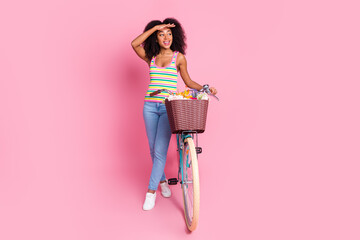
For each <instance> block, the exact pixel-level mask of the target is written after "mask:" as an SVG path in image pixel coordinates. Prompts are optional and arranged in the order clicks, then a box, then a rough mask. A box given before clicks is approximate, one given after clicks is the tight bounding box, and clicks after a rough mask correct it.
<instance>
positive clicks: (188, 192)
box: [181, 137, 200, 231]
mask: <svg viewBox="0 0 360 240" xmlns="http://www.w3.org/2000/svg"><path fill="white" fill-rule="evenodd" d="M182 158H183V159H182V169H183V171H182V179H181V180H182V184H181V188H182V191H183V199H184V212H185V220H186V225H187V227H188V229H189V230H190V231H194V230H195V229H196V227H197V224H198V220H199V208H200V183H199V168H198V161H197V155H196V150H195V145H194V141H193V139H192V138H191V137H189V138H186V139H185V141H184V148H183V154H182Z"/></svg>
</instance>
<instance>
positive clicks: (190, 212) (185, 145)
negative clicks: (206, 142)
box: [150, 85, 219, 231]
mask: <svg viewBox="0 0 360 240" xmlns="http://www.w3.org/2000/svg"><path fill="white" fill-rule="evenodd" d="M190 91H193V94H194V93H196V90H190ZM161 92H167V93H169V94H170V95H173V93H172V92H171V91H169V90H167V89H158V90H156V91H154V92H152V93H151V94H150V96H155V95H157V94H159V93H161ZM199 92H206V93H207V94H208V95H210V96H213V97H215V98H216V99H217V100H219V98H217V97H216V96H215V95H212V94H211V92H210V90H209V85H204V86H203V89H201V90H200V91H199ZM165 101H166V100H165ZM172 101H177V100H172ZM178 101H184V100H178ZM185 101H186V100H185ZM188 101H193V100H188ZM198 101H206V110H207V104H208V101H207V100H198ZM165 104H166V108H167V110H168V111H167V113H168V117H169V121H170V126H171V128H172V133H176V142H177V151H178V152H179V171H178V177H177V178H170V179H168V184H169V185H176V184H177V183H178V182H179V183H180V184H181V188H182V193H183V194H182V195H183V200H184V214H185V221H186V225H187V227H188V229H189V230H190V231H194V230H195V229H196V227H197V225H198V220H199V208H200V182H199V166H198V160H197V159H198V154H200V153H201V152H202V148H201V147H199V146H198V134H199V133H202V132H204V130H205V124H204V126H203V128H204V129H202V130H198V129H195V130H194V129H193V130H191V129H186V130H184V129H181V130H174V126H173V123H172V122H171V120H172V117H173V116H172V115H171V114H172V111H169V109H168V108H169V104H170V103H169V102H165ZM205 115H206V113H205ZM205 120H206V116H205ZM194 136H195V137H196V138H195V143H194Z"/></svg>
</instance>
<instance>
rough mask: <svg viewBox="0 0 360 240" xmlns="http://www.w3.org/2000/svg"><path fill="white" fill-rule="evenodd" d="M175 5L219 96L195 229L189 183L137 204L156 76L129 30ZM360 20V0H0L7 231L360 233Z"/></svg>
mask: <svg viewBox="0 0 360 240" xmlns="http://www.w3.org/2000/svg"><path fill="white" fill-rule="evenodd" d="M166 17H175V18H177V19H178V20H179V21H180V22H181V23H182V24H183V27H184V29H185V32H186V34H187V37H188V41H187V43H188V52H187V55H186V56H187V60H188V70H189V73H190V76H191V78H192V79H193V80H195V81H197V82H199V83H201V84H204V83H209V84H211V85H213V86H215V87H216V88H217V89H218V91H219V94H218V96H219V97H220V98H221V101H220V102H216V101H211V104H210V109H209V115H208V122H207V130H206V132H205V133H204V134H202V135H201V136H200V143H201V146H202V147H203V150H204V153H203V154H201V155H200V159H199V161H200V176H201V209H200V222H199V226H198V229H197V230H196V231H195V232H193V233H188V232H187V231H186V227H185V223H184V219H183V212H182V211H183V210H182V197H181V191H180V189H181V188H180V186H179V185H178V186H174V187H172V190H173V197H172V198H171V199H164V198H162V197H161V196H160V195H159V197H158V199H157V203H156V207H155V209H154V210H152V211H150V212H144V211H143V210H142V204H143V200H144V197H145V191H146V189H147V184H148V180H149V176H150V171H151V160H150V158H149V149H148V145H147V139H146V135H145V128H144V123H143V119H142V106H143V97H144V94H145V92H146V89H147V84H148V82H149V76H148V68H147V65H146V63H145V62H143V61H142V60H141V59H140V58H138V57H137V56H136V54H135V53H134V52H133V50H132V48H131V46H130V43H131V41H132V40H133V39H134V38H135V37H137V36H138V35H139V34H140V33H141V32H142V31H143V29H144V27H145V25H146V24H147V23H148V22H149V21H151V20H154V19H160V20H163V19H165V18H166ZM359 22H360V17H359V4H358V1H355V0H354V1H329V0H327V1H325V0H323V1H309V0H306V1H300V0H299V1H280V0H278V1H265V0H255V1H235V0H234V1H229V0H223V1H188V0H182V1H172V0H169V1H148V0H146V1H145V0H141V1H133V2H130V1H126V2H124V1H115V0H102V1H100V0H91V1H80V0H72V1H70V0H69V1H45V0H34V1H6V2H4V3H2V4H1V6H0V29H1V38H0V53H1V54H0V66H1V67H0V80H1V81H0V114H1V115H0V194H1V196H0V239H4V240H5V239H6V240H8V239H37V240H40V239H51V240H57V239H59V240H60V239H61V240H63V239H67V240H72V239H87V240H88V239H106V240H109V239H145V238H146V239H157V240H161V239H190V238H191V239H276V240H280V239H284V240H288V239H347V240H349V239H360V230H359V224H360V207H359V202H360V197H359V182H360V179H359V178H360V177H359V167H360V166H359V165H360V164H359V160H360V152H359V144H360V137H359V136H360V127H359V122H360V116H359V103H360V96H359V87H360V84H359V80H360V78H359V77H360V73H359V64H360V60H359V55H360V47H359V46H360V45H359V42H360V36H359ZM180 81H181V80H180ZM174 144H175V142H174V139H172V142H171V147H170V151H169V154H168V162H167V166H166V173H167V176H168V177H175V176H176V171H177V169H176V168H177V158H176V152H175V146H174ZM158 193H159V192H158Z"/></svg>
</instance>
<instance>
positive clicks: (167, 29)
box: [159, 28, 171, 33]
mask: <svg viewBox="0 0 360 240" xmlns="http://www.w3.org/2000/svg"><path fill="white" fill-rule="evenodd" d="M167 32H171V29H170V28H163V29H161V30H159V33H167Z"/></svg>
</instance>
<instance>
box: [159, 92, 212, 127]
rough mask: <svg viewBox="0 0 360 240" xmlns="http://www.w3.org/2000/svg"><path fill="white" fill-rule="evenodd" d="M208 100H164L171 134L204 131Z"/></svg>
mask: <svg viewBox="0 0 360 240" xmlns="http://www.w3.org/2000/svg"><path fill="white" fill-rule="evenodd" d="M208 105H209V101H208V100H171V101H169V100H167V99H166V100H165V106H166V111H167V114H168V118H169V122H170V128H171V132H172V133H179V132H181V131H185V130H187V131H197V132H198V133H203V132H204V131H205V125H206V116H207V110H208Z"/></svg>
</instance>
